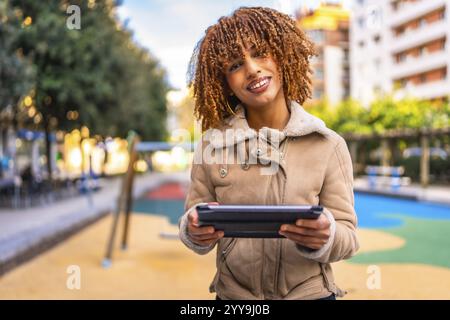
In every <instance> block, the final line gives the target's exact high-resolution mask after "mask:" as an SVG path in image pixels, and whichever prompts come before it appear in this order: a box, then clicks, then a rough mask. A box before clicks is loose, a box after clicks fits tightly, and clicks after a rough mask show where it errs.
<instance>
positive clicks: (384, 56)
mask: <svg viewBox="0 0 450 320" xmlns="http://www.w3.org/2000/svg"><path fill="white" fill-rule="evenodd" d="M449 10H450V0H378V1H373V0H356V1H355V2H354V7H353V16H352V19H351V24H350V25H351V27H350V30H351V32H350V51H351V69H352V75H351V84H352V86H351V87H352V92H351V94H352V97H354V98H356V99H359V100H361V101H363V102H364V103H370V101H372V100H373V99H374V98H375V97H376V95H377V94H378V93H390V92H393V93H394V96H395V97H396V98H403V97H405V96H414V97H417V98H420V99H426V100H444V101H447V100H448V97H449V95H450V77H449V76H448V71H449V67H450V45H449V44H448V42H449V39H450V18H449V14H448V13H449Z"/></svg>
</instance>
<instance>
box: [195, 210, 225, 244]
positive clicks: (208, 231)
mask: <svg viewBox="0 0 450 320" xmlns="http://www.w3.org/2000/svg"><path fill="white" fill-rule="evenodd" d="M208 204H219V203H218V202H208ZM187 229H188V234H189V237H190V238H191V239H192V241H193V242H194V243H196V244H198V245H201V246H209V245H211V244H213V243H215V242H216V241H217V240H219V239H220V238H223V235H224V233H223V231H216V230H214V227H212V226H205V227H199V226H198V213H197V210H192V211H191V212H190V213H189V214H188V228H187Z"/></svg>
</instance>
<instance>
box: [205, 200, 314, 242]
mask: <svg viewBox="0 0 450 320" xmlns="http://www.w3.org/2000/svg"><path fill="white" fill-rule="evenodd" d="M196 209H197V213H198V218H199V225H200V226H214V228H215V229H216V230H223V231H224V237H231V238H282V237H283V236H282V235H280V234H279V233H278V231H279V230H280V227H281V225H282V224H293V223H295V221H296V220H297V219H317V218H318V217H319V216H320V214H321V213H322V211H323V207H322V206H305V205H301V206H298V205H289V206H286V205H282V206H264V205H207V204H206V205H198V206H197V207H196Z"/></svg>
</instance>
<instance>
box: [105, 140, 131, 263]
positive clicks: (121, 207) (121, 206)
mask: <svg viewBox="0 0 450 320" xmlns="http://www.w3.org/2000/svg"><path fill="white" fill-rule="evenodd" d="M127 140H128V146H129V148H128V151H129V153H130V155H131V153H132V151H133V150H134V148H135V141H137V136H136V133H135V132H133V131H131V132H130V134H129V135H128V139H127ZM131 162H132V157H131V156H130V161H129V163H128V170H127V173H126V174H125V175H124V177H123V180H122V186H121V188H120V194H119V199H118V201H117V210H116V211H115V213H114V217H113V224H112V227H111V232H110V236H109V241H108V245H107V249H106V255H105V258H104V259H103V262H102V266H103V267H104V268H109V267H110V266H111V259H112V252H113V247H114V239H115V238H116V232H117V226H118V224H119V218H120V214H121V213H122V212H124V211H126V210H127V209H126V208H127V203H126V201H127V192H126V191H127V190H129V187H128V184H129V183H130V182H131V179H130V166H131V168H133V164H131ZM132 171H133V170H132ZM132 171H131V172H132ZM126 223H128V222H126Z"/></svg>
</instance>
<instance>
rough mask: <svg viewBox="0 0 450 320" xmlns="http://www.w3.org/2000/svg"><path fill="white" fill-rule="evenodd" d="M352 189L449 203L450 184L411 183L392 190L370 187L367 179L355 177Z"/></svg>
mask: <svg viewBox="0 0 450 320" xmlns="http://www.w3.org/2000/svg"><path fill="white" fill-rule="evenodd" d="M354 190H355V191H356V192H358V191H360V192H368V193H374V194H381V195H389V196H398V197H405V198H412V199H416V200H421V201H430V202H438V203H445V204H450V186H429V187H428V188H422V187H421V186H420V184H417V183H413V184H411V185H409V186H404V187H401V188H400V189H399V190H398V191H394V190H392V189H390V188H386V187H377V188H375V189H372V188H370V187H369V184H368V182H367V180H365V179H361V178H357V179H355V183H354Z"/></svg>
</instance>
